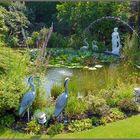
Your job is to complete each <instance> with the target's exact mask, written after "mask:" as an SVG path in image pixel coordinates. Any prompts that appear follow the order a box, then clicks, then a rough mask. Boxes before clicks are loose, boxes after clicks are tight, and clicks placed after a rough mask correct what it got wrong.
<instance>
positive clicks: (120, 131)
mask: <svg viewBox="0 0 140 140" xmlns="http://www.w3.org/2000/svg"><path fill="white" fill-rule="evenodd" d="M138 122H140V115H136V116H133V117H131V118H128V119H125V120H121V121H117V122H114V123H110V124H108V125H106V126H99V127H96V128H93V129H91V130H88V131H82V132H77V133H68V134H59V135H56V136H54V137H53V138H140V133H139V132H140V123H138ZM0 138H49V136H47V135H41V136H39V135H38V136H35V135H29V134H22V133H19V132H14V131H11V130H10V129H6V128H5V129H3V128H0Z"/></svg>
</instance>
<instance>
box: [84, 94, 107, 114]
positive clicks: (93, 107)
mask: <svg viewBox="0 0 140 140" xmlns="http://www.w3.org/2000/svg"><path fill="white" fill-rule="evenodd" d="M85 100H86V102H87V105H88V111H89V112H92V113H93V114H97V115H100V116H104V115H105V114H107V113H108V110H109V107H108V106H107V105H106V101H105V100H104V99H103V98H99V97H97V96H94V95H91V94H89V95H88V96H87V97H86V99H85Z"/></svg>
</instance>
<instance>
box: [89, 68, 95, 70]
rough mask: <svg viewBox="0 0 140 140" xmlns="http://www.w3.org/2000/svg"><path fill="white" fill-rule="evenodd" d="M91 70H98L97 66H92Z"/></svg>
mask: <svg viewBox="0 0 140 140" xmlns="http://www.w3.org/2000/svg"><path fill="white" fill-rule="evenodd" d="M89 70H97V68H95V67H90V68H89Z"/></svg>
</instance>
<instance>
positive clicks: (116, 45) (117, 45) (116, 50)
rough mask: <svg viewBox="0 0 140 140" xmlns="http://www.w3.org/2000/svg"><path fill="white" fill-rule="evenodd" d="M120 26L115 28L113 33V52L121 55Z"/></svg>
mask: <svg viewBox="0 0 140 140" xmlns="http://www.w3.org/2000/svg"><path fill="white" fill-rule="evenodd" d="M117 30H118V28H114V32H113V33H112V53H113V54H116V55H119V54H120V48H121V44H120V37H119V33H118V32H117Z"/></svg>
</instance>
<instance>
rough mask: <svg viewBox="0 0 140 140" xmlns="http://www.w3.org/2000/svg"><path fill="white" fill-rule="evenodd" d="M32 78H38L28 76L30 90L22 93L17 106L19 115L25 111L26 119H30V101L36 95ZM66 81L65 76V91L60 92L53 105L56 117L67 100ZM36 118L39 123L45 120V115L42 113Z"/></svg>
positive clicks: (32, 100)
mask: <svg viewBox="0 0 140 140" xmlns="http://www.w3.org/2000/svg"><path fill="white" fill-rule="evenodd" d="M34 78H38V77H36V76H30V77H29V78H28V84H29V85H30V87H31V91H29V92H27V93H25V94H24V96H23V98H22V101H21V104H20V108H19V116H21V117H22V116H24V114H25V112H26V111H27V113H28V121H29V120H30V117H29V114H30V113H29V108H30V106H31V105H32V103H33V102H34V100H35V97H36V87H35V84H34V82H33V79H34ZM68 81H69V78H66V79H65V81H64V88H65V92H64V93H62V94H61V95H60V96H59V97H58V98H57V100H56V105H55V110H54V117H56V118H57V117H59V116H60V115H61V116H62V113H63V111H64V109H65V107H66V105H67V102H68V87H67V83H68ZM38 119H39V123H41V124H43V123H45V122H46V119H45V116H44V114H42V113H41V115H40V116H39V118H38Z"/></svg>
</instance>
